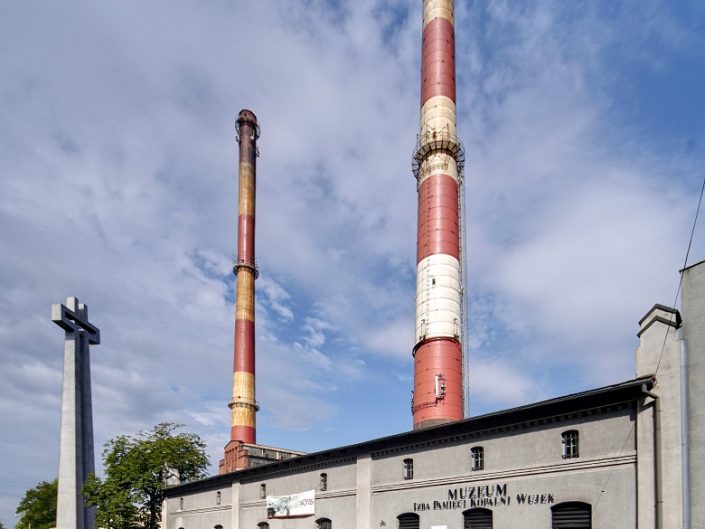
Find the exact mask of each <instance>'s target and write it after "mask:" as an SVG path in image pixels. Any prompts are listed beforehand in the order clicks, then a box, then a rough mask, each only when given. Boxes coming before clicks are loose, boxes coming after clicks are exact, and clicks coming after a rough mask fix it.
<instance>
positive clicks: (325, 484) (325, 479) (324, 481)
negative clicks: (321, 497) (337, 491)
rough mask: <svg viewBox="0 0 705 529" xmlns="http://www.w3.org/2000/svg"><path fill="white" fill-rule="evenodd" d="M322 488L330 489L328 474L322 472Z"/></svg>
mask: <svg viewBox="0 0 705 529" xmlns="http://www.w3.org/2000/svg"><path fill="white" fill-rule="evenodd" d="M319 488H320V489H321V490H328V474H326V473H325V472H324V473H323V474H321V479H320V487H319Z"/></svg>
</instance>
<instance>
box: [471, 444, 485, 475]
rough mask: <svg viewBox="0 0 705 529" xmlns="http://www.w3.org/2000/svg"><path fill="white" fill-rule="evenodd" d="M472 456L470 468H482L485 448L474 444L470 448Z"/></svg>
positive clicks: (483, 466)
mask: <svg viewBox="0 0 705 529" xmlns="http://www.w3.org/2000/svg"><path fill="white" fill-rule="evenodd" d="M470 457H471V458H472V469H473V470H483V469H484V468H485V449H484V448H482V447H481V446H474V447H472V448H471V449H470Z"/></svg>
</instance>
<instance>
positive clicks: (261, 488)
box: [259, 483, 267, 500]
mask: <svg viewBox="0 0 705 529" xmlns="http://www.w3.org/2000/svg"><path fill="white" fill-rule="evenodd" d="M266 498H267V485H265V484H264V483H262V484H261V485H260V486H259V499H260V500H264V499H266Z"/></svg>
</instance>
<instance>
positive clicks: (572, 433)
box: [561, 430, 580, 459]
mask: <svg viewBox="0 0 705 529" xmlns="http://www.w3.org/2000/svg"><path fill="white" fill-rule="evenodd" d="M561 442H562V443H563V459H570V458H573V457H578V456H579V455H580V451H579V450H578V443H579V436H578V430H568V431H567V432H563V433H562V434H561Z"/></svg>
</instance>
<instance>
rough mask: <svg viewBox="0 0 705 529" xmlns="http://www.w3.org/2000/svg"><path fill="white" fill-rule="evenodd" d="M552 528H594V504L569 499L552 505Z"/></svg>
mask: <svg viewBox="0 0 705 529" xmlns="http://www.w3.org/2000/svg"><path fill="white" fill-rule="evenodd" d="M551 529H592V506H591V505H590V504H589V503H583V502H581V501H568V502H565V503H559V504H558V505H554V506H553V507H551Z"/></svg>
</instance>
